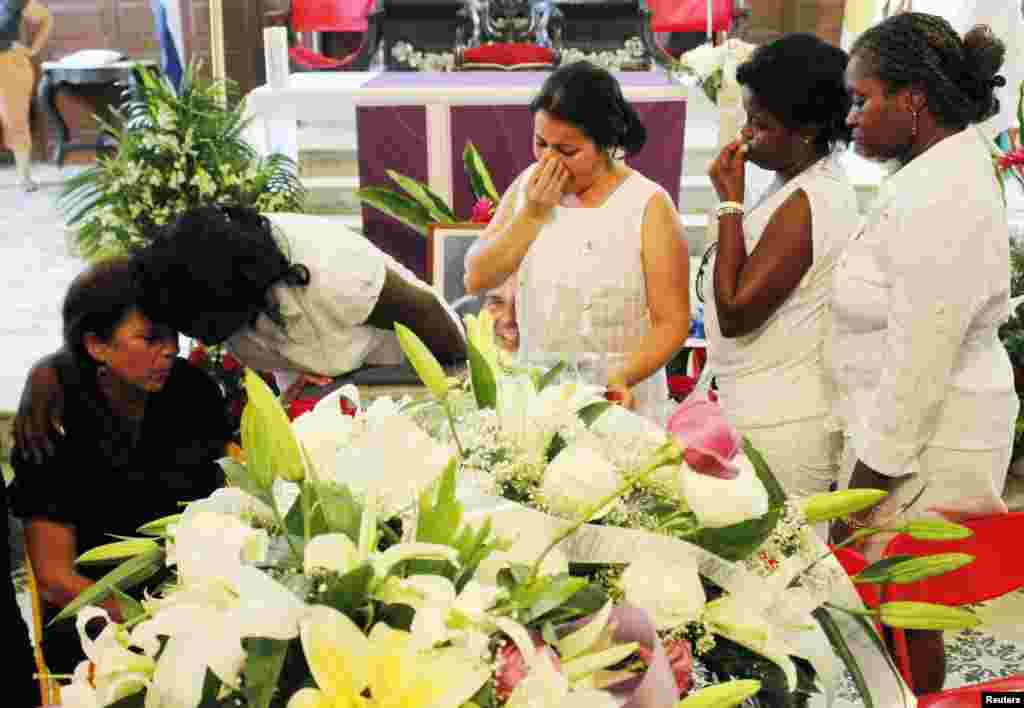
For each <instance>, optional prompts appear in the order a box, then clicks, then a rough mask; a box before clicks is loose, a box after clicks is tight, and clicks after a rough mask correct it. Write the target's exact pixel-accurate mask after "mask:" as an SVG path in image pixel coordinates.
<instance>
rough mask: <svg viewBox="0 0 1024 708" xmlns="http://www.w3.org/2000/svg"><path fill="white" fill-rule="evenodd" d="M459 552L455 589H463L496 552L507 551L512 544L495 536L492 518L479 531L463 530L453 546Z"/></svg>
mask: <svg viewBox="0 0 1024 708" xmlns="http://www.w3.org/2000/svg"><path fill="white" fill-rule="evenodd" d="M452 545H453V546H455V548H457V549H458V551H459V568H460V569H461V571H460V573H459V576H458V577H457V578H456V580H455V589H456V590H458V591H460V592H461V591H462V588H464V587H465V586H466V584H467V583H468V582H469V581H470V580H472V579H473V576H474V575H476V571H477V568H478V567H479V566H480V564H481V563H482V562H483V561H484V560H485V559H487V557H488V556H490V555H491V553H493V552H494V551H496V550H507V549H508V548H509V547H510V544H509V543H507V542H506V541H504V540H503V539H501V538H499V537H497V536H495V535H494V534H493V532H492V528H491V517H489V516H488V517H487V518H486V519H485V520H484V523H483V525H482V526H481V527H480V529H479V530H478V531H474V529H473V528H472V527H471V526H465V527H463V528H462V532H461V533H460V534H459V537H458V538H457V539H456V540H455V542H454V543H453V544H452Z"/></svg>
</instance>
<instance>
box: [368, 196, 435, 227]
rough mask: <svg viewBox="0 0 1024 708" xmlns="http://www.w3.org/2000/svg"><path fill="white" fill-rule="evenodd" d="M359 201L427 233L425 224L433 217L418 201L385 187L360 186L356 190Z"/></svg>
mask: <svg viewBox="0 0 1024 708" xmlns="http://www.w3.org/2000/svg"><path fill="white" fill-rule="evenodd" d="M356 198H358V199H359V201H361V202H363V203H364V204H367V205H368V206H371V207H373V208H374V209H377V210H379V211H382V212H384V213H385V214H387V215H388V216H390V217H392V218H393V219H397V220H398V221H401V222H402V223H403V224H405V225H406V226H408V227H410V228H413V229H415V230H416V231H419V232H420V235H422V236H426V235H427V224H429V223H430V222H431V221H433V219H432V218H431V216H430V212H429V211H428V210H427V209H426V208H425V207H423V205H421V204H420V203H419V202H417V201H416V200H415V199H413V198H411V197H407V196H406V195H404V194H399V193H398V192H396V191H394V190H392V189H387V188H385V187H360V188H359V189H358V190H356Z"/></svg>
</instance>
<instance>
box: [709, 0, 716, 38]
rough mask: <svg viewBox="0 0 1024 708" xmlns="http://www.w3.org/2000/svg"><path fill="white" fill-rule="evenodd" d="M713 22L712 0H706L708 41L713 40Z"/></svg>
mask: <svg viewBox="0 0 1024 708" xmlns="http://www.w3.org/2000/svg"><path fill="white" fill-rule="evenodd" d="M714 34H715V24H714V0H708V41H709V42H714V38H713V36H714Z"/></svg>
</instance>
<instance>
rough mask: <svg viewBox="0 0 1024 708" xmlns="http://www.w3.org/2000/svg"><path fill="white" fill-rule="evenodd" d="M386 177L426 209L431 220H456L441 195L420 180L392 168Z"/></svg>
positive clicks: (443, 221)
mask: <svg viewBox="0 0 1024 708" xmlns="http://www.w3.org/2000/svg"><path fill="white" fill-rule="evenodd" d="M387 174H388V177H390V178H391V179H392V180H394V181H395V183H396V184H397V185H398V186H399V187H401V188H402V189H404V190H405V191H406V192H407V193H408V194H409V196H410V197H412V198H413V199H415V200H416V202H417V203H418V204H419V205H420V206H422V207H423V208H424V209H426V210H427V213H429V214H430V219H431V221H437V222H440V223H454V222H455V221H458V219H456V218H455V213H454V212H453V211H452V210H451V207H449V206H448V205H447V204H445V202H444V200H443V199H441V197H439V196H437V194H435V193H434V192H432V191H431V189H430V187H428V186H427V185H425V184H423V183H422V182H420V181H418V180H415V179H413V178H412V177H407V176H405V175H403V174H401V173H400V172H395V171H394V170H388V171H387Z"/></svg>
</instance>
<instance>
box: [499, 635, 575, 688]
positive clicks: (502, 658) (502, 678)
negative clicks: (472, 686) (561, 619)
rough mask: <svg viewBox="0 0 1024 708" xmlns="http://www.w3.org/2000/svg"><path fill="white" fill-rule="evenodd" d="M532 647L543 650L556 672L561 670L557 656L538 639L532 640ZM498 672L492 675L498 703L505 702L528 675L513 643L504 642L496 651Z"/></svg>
mask: <svg viewBox="0 0 1024 708" xmlns="http://www.w3.org/2000/svg"><path fill="white" fill-rule="evenodd" d="M533 645H534V646H535V647H536V648H537V649H538V650H543V651H544V652H545V653H546V654H547V655H548V657H549V658H550V660H551V661H552V662H553V663H554V665H555V669H556V670H557V671H561V670H562V662H561V661H559V659H558V656H557V655H556V654H555V652H553V651H551V649H550V648H549V647H548V646H547V645H546V644H545V643H544V642H543V641H542V640H541V639H539V638H537V637H534V638H533ZM497 659H498V670H497V671H496V672H495V674H494V690H495V693H496V694H497V695H498V700H499V701H507V700H508V698H509V696H511V695H512V691H514V690H515V687H516V686H518V685H519V682H520V681H522V680H523V679H524V678H526V674H527V673H528V671H527V668H526V662H525V661H523V655H522V653H520V651H519V647H518V646H516V643H515V642H512V641H509V642H506V643H505V645H504V646H503V647H501V649H499V650H498V656H497Z"/></svg>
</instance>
